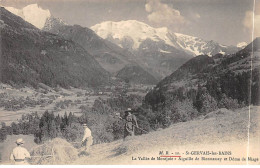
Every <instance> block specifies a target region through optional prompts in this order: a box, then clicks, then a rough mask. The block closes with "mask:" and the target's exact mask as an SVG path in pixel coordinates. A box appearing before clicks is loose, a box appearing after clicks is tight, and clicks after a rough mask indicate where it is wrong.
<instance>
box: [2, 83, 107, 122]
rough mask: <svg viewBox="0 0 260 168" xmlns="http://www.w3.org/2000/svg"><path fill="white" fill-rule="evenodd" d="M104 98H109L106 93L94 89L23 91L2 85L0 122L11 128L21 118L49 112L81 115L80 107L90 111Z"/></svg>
mask: <svg viewBox="0 0 260 168" xmlns="http://www.w3.org/2000/svg"><path fill="white" fill-rule="evenodd" d="M98 97H101V98H102V99H104V100H105V99H107V98H108V96H107V95H106V94H102V95H98V94H94V93H93V91H92V90H91V89H77V88H70V89H63V88H59V89H55V90H54V89H52V88H47V89H46V88H39V89H34V88H29V87H25V88H20V89H16V88H13V87H11V86H10V85H5V84H0V111H1V113H0V122H5V123H6V124H7V125H10V124H11V123H12V122H17V120H19V119H21V117H22V115H24V114H29V113H33V112H37V113H38V114H42V113H44V112H45V111H46V110H48V111H49V112H54V114H55V115H58V114H60V115H63V114H64V113H65V112H67V114H68V113H69V112H72V113H74V114H75V115H76V116H80V115H81V109H80V107H81V106H86V107H89V108H91V107H92V105H93V104H94V101H95V100H96V99H97V98H98Z"/></svg>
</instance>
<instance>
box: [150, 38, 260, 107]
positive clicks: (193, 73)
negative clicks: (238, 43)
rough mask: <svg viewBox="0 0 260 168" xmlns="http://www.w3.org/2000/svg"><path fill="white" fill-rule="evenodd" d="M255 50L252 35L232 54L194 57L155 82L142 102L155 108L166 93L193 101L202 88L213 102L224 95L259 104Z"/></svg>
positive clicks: (256, 48) (256, 45) (219, 99)
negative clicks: (248, 40) (153, 87)
mask: <svg viewBox="0 0 260 168" xmlns="http://www.w3.org/2000/svg"><path fill="white" fill-rule="evenodd" d="M259 49H260V46H259V38H256V39H255V40H254V41H253V42H252V43H251V44H249V45H248V46H247V47H245V48H244V49H242V50H240V51H238V52H237V53H235V54H230V55H222V54H217V55H215V56H213V57H209V56H207V55H202V56H197V57H195V58H193V59H191V60H189V61H188V62H186V63H185V64H183V65H182V66H181V67H180V68H179V69H178V70H176V71H175V72H174V73H172V74H171V75H169V76H168V77H166V78H164V79H163V80H162V81H161V82H159V83H158V85H157V86H156V87H155V89H154V90H153V91H151V92H150V93H148V94H147V96H146V101H147V103H148V104H150V105H151V106H153V107H154V108H155V107H157V105H158V104H160V103H164V102H166V101H167V99H168V98H169V96H170V97H175V96H176V98H177V99H179V98H180V97H182V98H184V99H185V98H189V99H191V100H192V101H193V103H195V104H196V101H198V100H197V99H198V88H201V87H204V88H205V90H204V91H202V92H204V93H203V94H209V95H210V96H212V97H214V101H216V103H218V102H219V101H221V99H224V98H223V95H224V94H225V95H227V96H228V97H230V98H232V99H236V101H238V103H242V104H243V103H245V104H248V103H250V104H259V102H260V99H259V91H258V88H259V84H260V82H259V68H260V61H259V59H260V54H259ZM180 92H181V93H180ZM196 94H197V96H196ZM178 95H182V96H178ZM167 97H168V98H167ZM224 97H225V96H224Z"/></svg>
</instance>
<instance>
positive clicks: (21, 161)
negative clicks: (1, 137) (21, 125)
mask: <svg viewBox="0 0 260 168" xmlns="http://www.w3.org/2000/svg"><path fill="white" fill-rule="evenodd" d="M15 143H16V145H17V147H15V148H14V149H13V151H12V153H11V155H10V160H12V161H14V162H15V164H16V165H29V163H28V162H27V160H26V158H31V155H30V153H29V152H28V150H27V149H25V148H24V147H22V146H23V144H24V141H23V139H22V138H19V139H17V140H16V142H15Z"/></svg>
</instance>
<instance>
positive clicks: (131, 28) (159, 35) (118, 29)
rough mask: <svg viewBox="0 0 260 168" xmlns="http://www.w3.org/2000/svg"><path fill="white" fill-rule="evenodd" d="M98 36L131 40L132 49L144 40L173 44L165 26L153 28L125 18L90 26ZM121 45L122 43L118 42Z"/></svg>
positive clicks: (136, 47)
mask: <svg viewBox="0 0 260 168" xmlns="http://www.w3.org/2000/svg"><path fill="white" fill-rule="evenodd" d="M91 29H92V30H93V31H95V32H96V33H97V34H98V35H99V36H100V37H102V38H104V39H111V38H112V39H114V40H119V41H125V40H128V41H131V42H132V46H131V48H132V49H138V48H139V46H140V44H141V43H142V42H143V41H144V40H146V39H151V40H153V41H160V40H163V41H165V43H166V44H168V45H174V44H173V43H172V42H171V40H170V39H169V38H168V29H167V28H166V27H162V28H153V27H151V26H149V25H147V24H145V23H143V22H139V21H136V20H127V21H120V22H112V21H106V22H102V23H100V24H96V25H94V26H92V27H91ZM118 45H119V46H120V47H122V45H123V44H120V43H119V44H118Z"/></svg>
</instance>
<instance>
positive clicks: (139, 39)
mask: <svg viewBox="0 0 260 168" xmlns="http://www.w3.org/2000/svg"><path fill="white" fill-rule="evenodd" d="M91 29H92V30H94V31H95V32H96V34H97V35H99V36H100V37H102V38H103V39H106V40H109V41H111V42H113V43H115V44H117V45H118V46H120V47H122V48H124V49H126V50H128V51H130V52H132V53H133V54H134V55H136V56H137V57H136V60H138V62H139V63H140V64H141V65H142V67H144V68H145V69H147V70H148V71H149V72H152V73H153V74H154V76H156V77H157V78H159V79H161V78H163V77H165V76H167V75H169V74H171V73H172V72H174V71H175V70H177V69H178V68H179V67H180V66H181V65H182V64H183V63H185V62H186V61H188V60H189V59H191V58H192V57H194V56H197V55H209V56H213V55H215V54H218V53H221V54H231V53H234V52H236V51H238V48H237V47H235V46H226V45H221V44H219V43H217V42H214V41H205V40H203V39H201V38H198V37H193V36H189V35H184V34H180V33H174V32H172V31H170V30H169V29H167V28H166V27H162V28H153V27H151V26H149V25H147V24H145V23H143V22H139V21H136V20H127V21H120V22H112V21H106V22H102V23H100V24H97V25H94V26H92V27H91ZM154 67H156V68H154Z"/></svg>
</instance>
